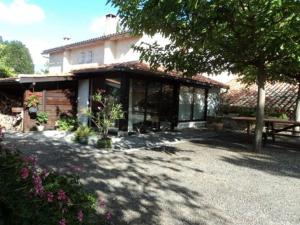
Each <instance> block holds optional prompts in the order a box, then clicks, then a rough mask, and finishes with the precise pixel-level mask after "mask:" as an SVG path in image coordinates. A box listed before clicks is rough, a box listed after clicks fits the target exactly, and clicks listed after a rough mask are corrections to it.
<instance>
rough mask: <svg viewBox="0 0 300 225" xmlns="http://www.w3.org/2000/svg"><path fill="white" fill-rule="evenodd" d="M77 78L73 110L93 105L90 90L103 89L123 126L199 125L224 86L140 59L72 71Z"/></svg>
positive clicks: (169, 127)
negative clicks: (157, 67) (118, 105)
mask: <svg viewBox="0 0 300 225" xmlns="http://www.w3.org/2000/svg"><path fill="white" fill-rule="evenodd" d="M73 73H74V75H75V77H76V78H77V79H78V110H77V111H78V113H79V119H80V121H81V122H83V123H88V119H87V118H86V117H85V115H84V114H83V113H80V112H82V111H83V110H84V108H87V107H91V108H92V109H93V108H94V106H93V102H92V101H91V96H92V95H93V94H94V93H95V92H96V91H97V90H104V91H105V93H106V94H107V95H110V96H113V97H114V98H115V100H116V101H117V102H119V103H121V104H122V106H123V110H124V112H125V116H124V119H122V120H121V121H118V123H116V124H115V126H116V128H118V129H119V130H121V131H126V132H136V131H137V132H147V131H160V130H174V129H175V128H178V129H180V128H194V127H201V126H203V125H205V121H206V118H207V116H208V115H214V114H215V113H216V111H217V108H218V105H219V93H220V90H221V89H222V88H227V87H226V85H224V84H221V83H219V82H217V81H214V80H212V79H209V78H206V77H204V76H201V75H198V76H195V77H193V78H185V77H182V76H180V74H177V73H166V72H164V71H159V70H158V71H153V70H151V69H150V68H149V66H148V65H146V64H143V63H136V62H132V63H120V64H112V65H106V66H101V67H97V68H89V69H81V70H76V71H73Z"/></svg>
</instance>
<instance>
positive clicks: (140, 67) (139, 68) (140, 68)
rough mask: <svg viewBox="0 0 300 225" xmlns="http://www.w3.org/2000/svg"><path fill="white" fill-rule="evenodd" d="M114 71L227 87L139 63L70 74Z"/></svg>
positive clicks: (101, 66) (74, 71) (95, 68)
mask: <svg viewBox="0 0 300 225" xmlns="http://www.w3.org/2000/svg"><path fill="white" fill-rule="evenodd" d="M114 70H116V71H128V72H130V71H131V72H142V73H151V74H157V75H160V76H164V77H169V78H173V79H178V80H181V81H187V82H193V83H198V84H203V85H210V86H216V87H221V88H228V87H229V86H228V85H226V84H223V83H221V82H218V81H216V80H213V79H210V78H208V77H205V76H203V75H200V74H198V75H195V76H193V77H191V78H188V77H183V76H182V73H180V72H175V71H172V72H166V71H165V69H164V68H162V67H160V68H158V69H157V70H152V69H151V68H150V66H149V65H148V64H146V63H141V62H138V61H132V62H124V63H114V64H103V65H98V66H96V67H91V68H83V69H78V70H73V71H72V72H73V73H74V74H80V73H92V72H102V71H114Z"/></svg>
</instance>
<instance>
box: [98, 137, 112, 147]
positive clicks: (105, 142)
mask: <svg viewBox="0 0 300 225" xmlns="http://www.w3.org/2000/svg"><path fill="white" fill-rule="evenodd" d="M97 148H112V140H111V139H110V138H101V139H98V141H97Z"/></svg>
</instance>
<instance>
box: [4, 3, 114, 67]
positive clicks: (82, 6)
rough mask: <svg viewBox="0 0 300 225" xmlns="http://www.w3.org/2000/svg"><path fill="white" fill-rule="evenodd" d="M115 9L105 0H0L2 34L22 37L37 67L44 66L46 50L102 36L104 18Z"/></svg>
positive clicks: (9, 38)
mask: <svg viewBox="0 0 300 225" xmlns="http://www.w3.org/2000/svg"><path fill="white" fill-rule="evenodd" d="M116 11H117V10H116V9H115V8H112V7H111V6H110V5H107V4H106V0H87V1H84V0H63V1H62V0H0V35H1V36H2V37H3V39H4V40H20V41H22V42H23V43H24V44H26V46H27V47H28V48H29V50H30V52H31V54H32V57H33V60H34V63H35V65H36V70H39V69H41V68H42V66H43V64H44V63H45V59H44V58H43V57H42V56H41V55H40V52H41V51H42V50H44V49H47V48H51V47H56V46H59V45H62V44H66V43H65V42H64V41H63V37H70V38H71V42H74V41H78V40H85V39H88V38H91V37H97V36H100V35H102V32H103V31H102V29H103V28H102V27H101V24H102V21H103V18H104V16H105V15H106V14H107V13H116Z"/></svg>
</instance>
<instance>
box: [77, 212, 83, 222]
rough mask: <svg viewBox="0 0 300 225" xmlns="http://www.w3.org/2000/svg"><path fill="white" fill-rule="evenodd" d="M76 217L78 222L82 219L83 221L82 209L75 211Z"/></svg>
mask: <svg viewBox="0 0 300 225" xmlns="http://www.w3.org/2000/svg"><path fill="white" fill-rule="evenodd" d="M77 219H78V220H79V222H82V221H83V212H82V210H80V211H79V212H78V213H77Z"/></svg>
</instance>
